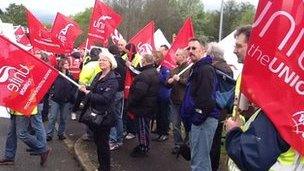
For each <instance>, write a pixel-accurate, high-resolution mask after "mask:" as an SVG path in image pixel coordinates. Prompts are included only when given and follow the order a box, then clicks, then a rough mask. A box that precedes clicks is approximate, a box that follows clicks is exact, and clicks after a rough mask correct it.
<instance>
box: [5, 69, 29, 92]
mask: <svg viewBox="0 0 304 171" xmlns="http://www.w3.org/2000/svg"><path fill="white" fill-rule="evenodd" d="M19 67H20V68H15V67H11V66H3V67H1V68H0V83H6V82H7V86H6V87H7V89H8V90H9V91H11V92H12V93H13V92H16V93H19V94H20V95H24V94H25V92H26V90H27V89H28V88H29V86H30V85H31V84H32V83H31V81H30V80H26V77H27V76H28V75H29V73H30V70H29V68H28V67H27V66H25V65H22V64H19ZM10 73H12V74H10Z"/></svg>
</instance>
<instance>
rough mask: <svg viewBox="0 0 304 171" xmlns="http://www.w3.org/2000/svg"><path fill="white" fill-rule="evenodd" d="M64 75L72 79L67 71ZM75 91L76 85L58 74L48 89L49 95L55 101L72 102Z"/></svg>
mask: <svg viewBox="0 0 304 171" xmlns="http://www.w3.org/2000/svg"><path fill="white" fill-rule="evenodd" d="M66 75H67V76H68V77H70V78H71V79H73V78H72V75H71V74H70V73H69V72H68V73H67V74H66ZM76 91H77V87H76V86H75V85H73V84H72V83H71V82H70V81H68V80H67V79H65V78H63V77H62V76H61V75H59V76H58V77H57V78H56V80H55V82H54V83H53V86H52V89H51V90H50V96H51V99H52V100H53V101H55V102H56V103H60V104H62V103H68V102H70V103H74V101H75V93H76Z"/></svg>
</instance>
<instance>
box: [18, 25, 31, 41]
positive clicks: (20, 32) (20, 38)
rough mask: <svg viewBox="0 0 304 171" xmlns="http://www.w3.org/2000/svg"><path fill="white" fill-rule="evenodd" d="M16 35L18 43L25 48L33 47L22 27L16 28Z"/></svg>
mask: <svg viewBox="0 0 304 171" xmlns="http://www.w3.org/2000/svg"><path fill="white" fill-rule="evenodd" d="M15 35H16V40H17V42H18V43H20V44H23V45H24V46H31V42H30V40H29V38H28V37H27V36H26V34H25V31H24V30H23V28H22V27H21V26H19V27H17V28H16V30H15Z"/></svg>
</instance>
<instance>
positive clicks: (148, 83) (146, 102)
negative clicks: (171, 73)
mask: <svg viewBox="0 0 304 171" xmlns="http://www.w3.org/2000/svg"><path fill="white" fill-rule="evenodd" d="M142 65H143V67H142V68H141V69H140V70H141V73H140V74H139V75H137V76H135V78H134V81H133V83H132V85H131V88H130V94H129V99H128V110H129V111H130V112H132V113H134V114H135V116H136V119H137V122H138V132H137V133H138V141H139V145H138V146H137V147H135V148H134V149H133V151H132V153H131V156H132V157H144V156H146V153H147V152H148V150H149V144H150V132H149V131H150V128H149V123H150V119H151V118H152V116H153V113H154V112H155V111H154V110H155V108H156V105H157V95H158V91H159V90H158V89H159V79H158V72H157V70H156V68H155V67H154V57H153V56H152V55H148V54H147V55H144V56H143V59H142Z"/></svg>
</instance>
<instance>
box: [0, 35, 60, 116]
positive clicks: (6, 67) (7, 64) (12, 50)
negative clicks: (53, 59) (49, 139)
mask: <svg viewBox="0 0 304 171" xmlns="http://www.w3.org/2000/svg"><path fill="white" fill-rule="evenodd" d="M0 49H1V50H0V105H3V106H6V107H9V108H11V109H13V110H16V111H18V112H21V113H23V114H26V115H28V114H30V113H31V112H32V111H33V109H34V108H35V106H37V104H38V103H39V102H40V100H41V99H42V97H43V96H44V94H45V93H46V92H47V91H48V89H49V88H50V86H51V85H52V83H53V81H54V80H55V79H56V77H57V75H58V71H56V70H55V69H54V68H51V67H49V66H48V65H47V64H45V63H44V62H42V61H41V60H40V59H38V58H36V57H34V56H33V55H32V54H30V53H28V52H26V51H24V50H23V49H21V48H19V47H17V46H16V45H14V44H12V43H11V42H10V41H9V40H7V39H5V38H4V37H2V36H0Z"/></svg>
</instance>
